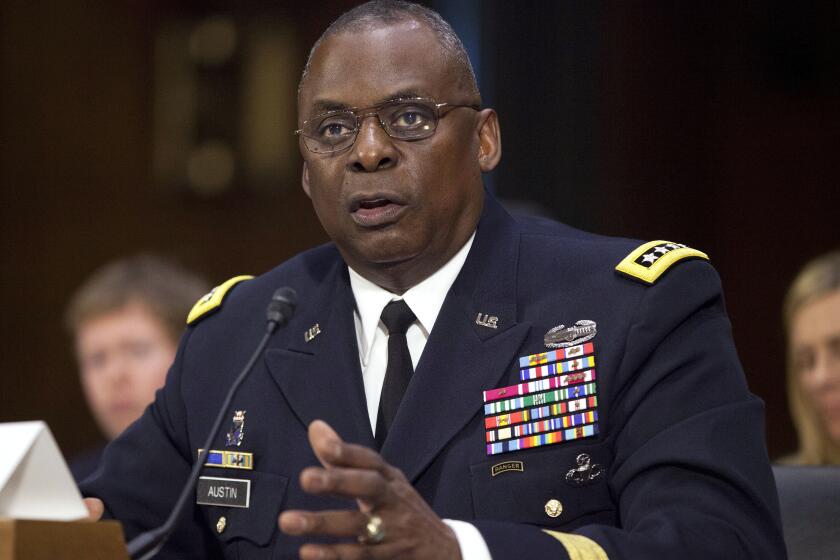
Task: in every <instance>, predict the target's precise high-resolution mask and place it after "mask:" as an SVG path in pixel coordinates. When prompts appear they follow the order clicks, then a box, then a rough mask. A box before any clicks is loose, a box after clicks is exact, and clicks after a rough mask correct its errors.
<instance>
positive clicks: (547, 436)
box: [484, 342, 598, 455]
mask: <svg viewBox="0 0 840 560" xmlns="http://www.w3.org/2000/svg"><path fill="white" fill-rule="evenodd" d="M567 358H572V359H567ZM519 367H520V370H519V378H520V380H521V381H523V383H519V384H517V385H511V386H508V387H500V388H498V389H488V390H486V391H484V429H485V444H486V446H487V454H488V455H496V454H499V453H506V452H509V451H519V450H521V449H529V448H531V447H539V446H542V445H551V444H553V443H560V442H562V441H569V440H573V439H579V438H585V437H592V436H595V435H597V434H598V394H597V393H598V386H597V381H596V380H597V376H596V373H595V346H594V344H593V343H592V342H587V343H584V344H579V345H577V346H572V347H569V348H561V349H558V350H553V351H550V352H543V353H540V354H533V355H530V356H523V357H521V358H519Z"/></svg>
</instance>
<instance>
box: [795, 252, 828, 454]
mask: <svg viewBox="0 0 840 560" xmlns="http://www.w3.org/2000/svg"><path fill="white" fill-rule="evenodd" d="M784 321H785V328H786V330H787V342H788V368H787V385H788V398H789V402H790V410H791V415H792V417H793V421H794V424H795V425H796V430H797V432H798V434H799V450H798V451H797V452H796V454H794V455H792V456H790V457H787V458H786V459H784V460H783V461H782V462H783V463H788V464H798V465H840V251H835V252H832V253H829V254H827V255H823V256H821V257H819V258H817V259H815V260H813V261H811V262H810V263H808V265H806V266H805V268H804V269H803V270H802V271H801V272H800V273H799V275H798V276H797V277H796V279H795V280H794V281H793V284H792V285H791V287H790V290H789V291H788V294H787V297H786V298H785V304H784Z"/></svg>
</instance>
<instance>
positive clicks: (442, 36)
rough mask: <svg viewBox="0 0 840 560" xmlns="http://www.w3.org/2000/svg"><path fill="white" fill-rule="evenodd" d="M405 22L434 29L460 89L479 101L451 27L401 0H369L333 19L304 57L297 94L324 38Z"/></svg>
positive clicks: (469, 66) (468, 65) (470, 69)
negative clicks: (304, 62) (369, 0)
mask: <svg viewBox="0 0 840 560" xmlns="http://www.w3.org/2000/svg"><path fill="white" fill-rule="evenodd" d="M409 21H414V22H417V23H419V24H421V25H423V26H425V27H428V28H429V29H430V30H431V31H432V32H434V34H435V36H436V37H437V39H438V43H439V46H440V50H441V54H442V55H443V56H444V57H445V59H446V62H447V63H448V64H451V65H452V67H453V69H454V71H455V75H456V76H457V80H458V82H459V86H460V88H461V89H462V90H463V91H465V92H466V93H468V94H470V95H472V96H473V99H474V101H475V102H476V103H479V104H480V103H481V96H480V93H479V91H478V83H477V82H476V79H475V72H473V67H472V64H471V63H470V59H469V56H467V51H466V49H464V45H463V43H461V39H460V38H459V37H458V35H457V34H456V33H455V31H454V30H453V29H452V26H451V25H449V23H447V21H446V20H444V19H443V18H442V17H441V16H440V14H438V13H437V12H436V11H434V10H432V9H430V8H426V7H425V6H421V5H419V4H414V3H411V2H404V1H402V0H372V1H371V2H366V3H365V4H362V5H360V6H356V7H355V8H353V9H352V10H350V11H348V12H345V13H344V14H342V15H341V16H340V17H339V18H338V19H337V20H335V21H334V22H333V23H332V24H331V25H330V26H329V27H328V28H327V29H326V31H324V33H323V34H322V35H321V37H319V38H318V40H317V41H316V42H315V45H314V46H313V47H312V50H310V51H309V57H308V58H307V60H306V66H305V67H304V69H303V75H302V76H301V79H300V84H299V86H298V94H300V90H301V89H302V88H303V86H304V83H305V82H306V79H307V77H308V76H309V70H310V67H311V65H312V58H313V55H314V53H315V52H316V51H317V50H318V47H320V46H321V43H323V42H324V40H325V39H327V38H328V37H332V36H334V35H339V34H343V33H358V32H363V31H370V30H373V29H377V28H381V27H389V26H393V25H396V24H400V23H405V22H409Z"/></svg>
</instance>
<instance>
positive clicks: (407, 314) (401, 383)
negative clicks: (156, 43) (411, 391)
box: [376, 300, 417, 449]
mask: <svg viewBox="0 0 840 560" xmlns="http://www.w3.org/2000/svg"><path fill="white" fill-rule="evenodd" d="M381 319H382V322H383V323H384V324H385V328H386V329H388V365H387V367H386V368H385V382H384V383H383V384H382V394H381V396H380V398H379V413H378V414H377V415H376V445H377V447H378V448H379V449H382V444H383V443H384V442H385V437H386V436H387V435H388V430H389V429H390V428H391V424H393V422H394V417H395V416H396V415H397V409H398V408H399V406H400V401H402V398H403V395H404V394H405V390H406V388H407V387H408V382H409V381H411V374H412V373H414V367H413V366H412V365H411V354H409V353H408V343H407V342H406V340H405V331H406V330H408V327H409V325H411V323H413V322H414V321H416V320H417V317H415V315H414V313H412V311H411V308H410V307H408V304H407V303H406V302H405V301H403V300H399V301H392V302H391V303H389V304H388V305H386V306H385V309H383V310H382V317H381Z"/></svg>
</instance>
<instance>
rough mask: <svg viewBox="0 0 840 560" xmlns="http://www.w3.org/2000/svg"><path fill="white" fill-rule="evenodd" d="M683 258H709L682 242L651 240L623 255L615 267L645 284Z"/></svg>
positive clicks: (651, 281)
mask: <svg viewBox="0 0 840 560" xmlns="http://www.w3.org/2000/svg"><path fill="white" fill-rule="evenodd" d="M685 259H705V260H709V255H707V254H706V253H704V252H702V251H698V250H697V249H692V248H691V247H686V246H685V245H683V244H682V243H671V242H670V241H661V240H660V241H651V242H649V243H645V244H643V245H641V246H639V247H638V248H636V249H635V250H634V251H633V252H632V253H630V254H629V255H627V256H626V257H624V260H622V261H621V262H620V263H618V266H616V267H615V269H616V270H617V271H618V272H620V273H622V274H626V275H627V276H630V277H631V278H636V279H637V280H641V281H642V282H644V283H646V284H654V283H655V282H656V281H657V280H658V279H659V277H660V276H662V275H663V274H664V273H665V272H666V271H667V270H668V269H669V268H671V267H672V266H673V265H674V264H676V263H678V262H679V261H682V260H685Z"/></svg>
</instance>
